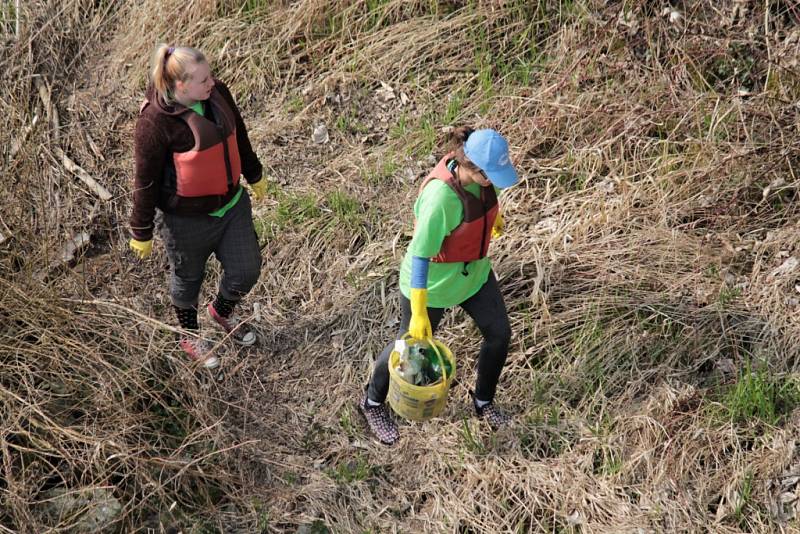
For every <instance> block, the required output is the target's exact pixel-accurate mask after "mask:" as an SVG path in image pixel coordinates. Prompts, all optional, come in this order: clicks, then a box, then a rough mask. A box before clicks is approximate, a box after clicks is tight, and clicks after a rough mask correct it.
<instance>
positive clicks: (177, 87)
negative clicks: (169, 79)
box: [175, 80, 185, 93]
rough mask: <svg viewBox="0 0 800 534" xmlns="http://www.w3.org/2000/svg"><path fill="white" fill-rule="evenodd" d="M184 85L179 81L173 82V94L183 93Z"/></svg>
mask: <svg viewBox="0 0 800 534" xmlns="http://www.w3.org/2000/svg"><path fill="white" fill-rule="evenodd" d="M184 86H185V84H184V83H183V81H181V80H175V93H180V92H183V88H184Z"/></svg>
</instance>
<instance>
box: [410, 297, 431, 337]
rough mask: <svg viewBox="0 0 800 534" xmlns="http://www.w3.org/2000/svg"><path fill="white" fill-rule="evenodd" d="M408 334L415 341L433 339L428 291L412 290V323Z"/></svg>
mask: <svg viewBox="0 0 800 534" xmlns="http://www.w3.org/2000/svg"><path fill="white" fill-rule="evenodd" d="M408 334H409V335H410V336H411V337H413V338H414V339H428V338H429V337H433V329H432V328H431V320H430V318H428V290H427V289H423V288H417V287H412V288H411V322H410V323H409V325H408Z"/></svg>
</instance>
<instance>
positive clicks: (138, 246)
mask: <svg viewBox="0 0 800 534" xmlns="http://www.w3.org/2000/svg"><path fill="white" fill-rule="evenodd" d="M128 245H130V247H131V250H132V251H133V253H134V254H136V255H137V256H138V257H139V259H140V260H143V259H145V258H146V257H147V256H149V255H150V253H151V252H153V240H152V239H150V240H149V241H139V240H137V239H131V240H130V243H128Z"/></svg>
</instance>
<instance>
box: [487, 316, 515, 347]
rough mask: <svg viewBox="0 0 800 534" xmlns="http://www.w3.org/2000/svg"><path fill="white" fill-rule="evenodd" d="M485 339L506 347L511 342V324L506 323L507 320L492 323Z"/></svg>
mask: <svg viewBox="0 0 800 534" xmlns="http://www.w3.org/2000/svg"><path fill="white" fill-rule="evenodd" d="M486 341H487V342H488V343H492V344H496V345H498V346H504V347H507V346H508V344H509V343H511V325H509V324H508V321H503V322H502V323H498V324H495V325H492V328H490V329H489V331H488V332H487V335H486Z"/></svg>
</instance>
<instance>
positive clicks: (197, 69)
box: [175, 61, 214, 102]
mask: <svg viewBox="0 0 800 534" xmlns="http://www.w3.org/2000/svg"><path fill="white" fill-rule="evenodd" d="M187 74H188V75H189V77H188V79H187V80H186V81H185V82H184V81H180V80H178V81H177V82H175V92H176V93H177V96H178V98H180V99H181V100H183V101H193V102H200V101H201V100H206V99H207V98H208V97H209V96H211V90H212V89H214V78H212V77H211V69H210V68H209V66H208V63H206V62H205V61H200V62H197V63H195V64H194V65H190V66H189V68H188V72H187Z"/></svg>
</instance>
